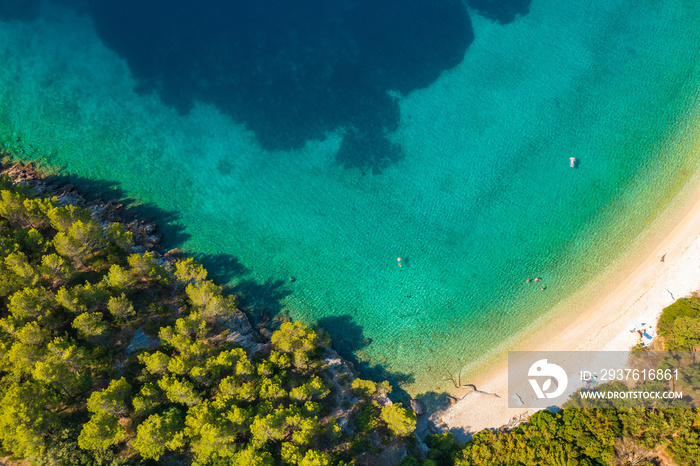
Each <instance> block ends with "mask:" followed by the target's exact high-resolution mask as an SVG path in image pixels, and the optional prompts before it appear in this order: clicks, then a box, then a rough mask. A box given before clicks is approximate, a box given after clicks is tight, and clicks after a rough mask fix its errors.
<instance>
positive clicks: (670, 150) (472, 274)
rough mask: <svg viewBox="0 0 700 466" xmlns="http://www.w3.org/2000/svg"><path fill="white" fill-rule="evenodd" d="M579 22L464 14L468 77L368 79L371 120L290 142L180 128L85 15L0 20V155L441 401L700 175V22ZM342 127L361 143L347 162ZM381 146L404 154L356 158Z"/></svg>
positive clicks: (538, 11) (364, 116)
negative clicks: (91, 195) (68, 182)
mask: <svg viewBox="0 0 700 466" xmlns="http://www.w3.org/2000/svg"><path fill="white" fill-rule="evenodd" d="M477 3H478V2H476V1H473V2H471V3H470V4H472V5H475V4H477ZM580 3H581V2H575V1H571V0H567V1H565V2H559V4H557V5H551V4H549V5H548V4H547V2H543V1H539V0H535V1H533V2H532V3H531V4H530V5H529V6H528V8H525V9H521V10H517V9H516V11H521V12H522V13H526V14H520V15H517V16H515V17H512V18H511V17H508V16H507V15H506V17H503V18H500V19H501V21H499V20H492V19H489V18H488V17H484V16H481V15H480V14H479V13H478V12H477V11H476V10H474V9H471V8H469V9H468V10H467V11H468V12H469V24H470V26H469V27H470V28H471V29H472V30H473V37H472V39H473V41H471V42H470V41H469V40H467V42H468V43H467V44H465V47H463V59H462V60H461V61H455V62H454V63H452V62H450V60H447V59H445V60H444V62H440V64H439V66H442V67H443V68H444V70H443V71H442V72H441V73H432V72H431V73H432V74H430V75H429V76H428V75H423V74H420V73H419V74H417V75H416V76H418V78H415V79H416V81H415V82H413V81H412V82H411V83H409V84H406V82H404V81H400V80H399V81H396V82H394V81H392V80H391V79H384V78H382V79H383V81H382V86H383V87H381V89H382V91H381V93H378V94H377V95H375V96H374V97H373V98H376V99H378V100H376V101H372V102H374V103H373V104H372V105H370V107H369V108H370V110H371V111H369V110H368V111H365V112H363V111H361V109H354V110H355V113H348V114H347V115H342V118H341V117H338V120H337V121H335V120H334V121H333V122H332V123H329V120H328V118H325V117H324V118H323V119H319V120H318V121H321V120H323V124H320V123H318V121H317V120H316V119H314V118H315V117H313V112H312V111H311V112H310V113H309V115H312V116H308V115H306V114H304V115H306V116H303V118H302V117H300V119H299V121H298V123H299V125H304V124H306V125H316V126H314V127H313V128H312V129H309V128H300V130H299V131H298V132H297V131H294V129H293V128H292V129H290V128H288V127H287V126H289V125H291V124H293V123H294V121H295V119H294V118H290V117H286V119H282V120H279V119H275V118H272V117H270V119H269V120H255V121H257V123H251V121H252V119H253V117H252V116H250V115H251V114H252V113H255V112H251V113H250V114H245V115H244V116H243V117H242V116H241V115H242V113H237V112H238V111H239V110H240V108H239V107H240V106H241V105H243V104H241V103H240V102H239V103H238V104H237V105H239V107H235V105H234V107H232V108H233V110H231V109H223V110H222V107H221V105H218V101H216V99H214V98H210V96H208V95H207V96H205V97H202V98H201V99H198V98H193V99H194V100H192V103H193V107H192V108H191V109H182V108H180V109H179V110H180V111H178V109H177V106H175V107H174V106H173V105H170V104H172V102H170V101H168V100H167V99H163V98H161V97H162V94H159V93H158V92H156V91H155V90H154V89H153V88H150V89H149V88H146V89H143V88H141V86H140V84H141V82H140V81H139V78H138V77H137V76H135V75H133V74H132V70H131V69H130V67H129V63H128V62H127V60H126V59H124V58H122V57H120V56H119V55H118V54H117V53H116V52H115V51H113V50H112V49H110V48H108V47H106V46H105V45H104V44H103V43H102V42H101V40H100V38H99V36H98V35H97V32H96V29H95V27H94V26H93V23H92V22H91V19H90V16H88V15H82V16H79V15H76V14H75V13H73V12H72V11H71V10H67V9H63V8H59V7H50V8H49V9H45V10H42V11H43V13H41V14H40V15H39V16H38V17H37V18H35V19H34V20H33V21H31V22H20V21H17V20H12V21H7V22H4V23H2V22H0V57H2V63H3V65H2V66H0V102H1V103H0V126H1V127H2V128H1V129H2V132H1V134H2V135H3V136H4V137H5V139H6V143H7V144H8V145H9V144H11V145H13V146H14V147H17V148H20V149H21V148H23V149H24V150H25V152H26V153H25V157H28V158H31V157H33V156H41V158H42V160H43V161H44V162H46V163H47V164H50V165H53V166H59V167H61V168H62V169H63V170H64V171H65V172H66V173H70V174H73V175H75V176H76V177H85V178H91V179H98V180H104V181H106V182H114V183H115V184H116V185H117V186H118V187H119V188H120V189H122V190H123V192H124V194H125V195H127V196H129V197H132V198H135V199H137V200H139V201H140V202H143V203H147V204H152V205H153V206H156V207H157V208H158V209H160V218H159V219H158V220H160V221H161V223H163V224H166V223H168V222H169V224H170V227H169V228H166V229H165V231H166V233H167V234H168V235H169V236H168V237H166V241H167V243H168V246H172V247H175V246H177V247H181V248H184V249H187V250H189V251H192V252H197V253H201V254H204V255H206V257H205V261H206V262H207V263H208V264H210V266H211V267H212V269H213V270H215V271H216V270H218V271H219V272H220V274H219V276H220V277H223V278H226V279H229V280H230V282H231V284H232V285H234V286H235V289H236V290H237V291H239V292H242V293H245V295H246V299H245V300H244V304H246V306H247V307H248V309H249V311H251V314H253V315H254V316H257V315H258V314H259V313H261V312H265V313H268V314H270V315H273V314H276V313H280V312H281V313H284V314H288V315H290V316H291V317H293V318H295V319H302V320H304V321H306V322H309V323H311V322H320V323H321V325H323V326H324V327H327V328H328V329H329V330H330V331H331V333H332V334H333V335H334V339H335V342H336V344H337V345H338V346H339V347H340V348H341V349H343V350H350V349H352V350H354V351H355V355H356V357H357V358H358V359H359V360H360V361H362V362H363V363H364V366H365V367H366V368H369V367H374V368H375V369H381V370H386V371H389V372H391V373H392V374H394V375H395V376H397V379H399V380H404V381H405V383H404V385H403V388H405V389H407V390H409V391H411V392H420V391H425V390H428V389H435V390H443V389H448V388H449V384H448V383H447V382H446V381H445V380H443V379H444V377H445V376H446V375H448V374H453V373H455V372H456V371H457V370H459V368H460V367H463V366H468V365H470V364H472V363H473V362H474V361H477V360H478V359H479V358H481V357H483V356H484V355H486V354H488V353H489V351H492V350H494V349H495V348H497V347H498V346H499V344H501V343H502V342H504V341H506V340H507V339H508V337H512V336H514V335H516V334H517V333H518V331H519V330H522V329H523V328H525V327H526V326H527V325H528V324H529V323H530V322H532V321H533V320H534V319H535V318H536V317H538V316H540V315H542V314H543V313H546V312H547V311H548V310H550V309H551V308H552V307H553V306H554V304H556V303H557V302H559V301H561V300H562V299H564V298H566V297H567V296H569V295H570V294H572V293H573V291H574V290H575V289H576V288H577V287H578V286H580V285H582V284H583V283H585V282H586V281H587V280H590V279H591V278H593V277H594V276H595V274H596V273H598V272H600V271H601V270H602V269H604V268H605V267H607V266H609V265H610V264H612V263H613V262H614V261H615V260H616V259H618V258H620V257H621V254H623V253H624V251H625V250H626V249H627V248H628V247H629V245H630V244H631V243H632V242H633V241H634V238H635V237H636V236H637V235H638V234H639V232H640V231H641V230H643V229H644V228H645V227H647V226H648V225H649V224H650V222H651V221H652V220H653V219H654V218H655V217H656V216H657V215H658V214H659V213H660V212H661V211H662V210H663V208H664V206H666V205H667V204H668V203H669V202H670V200H671V199H672V198H673V196H674V195H675V194H676V193H677V192H678V191H679V190H680V188H681V187H682V186H683V184H684V183H685V182H686V181H687V180H688V179H689V178H690V177H691V176H692V175H693V174H694V173H695V172H696V171H697V170H698V154H697V151H694V150H693V148H689V147H686V146H684V145H683V144H682V141H681V142H679V141H678V134H680V132H681V131H682V130H685V129H687V128H686V125H687V124H689V122H690V121H693V120H694V119H695V118H696V117H697V115H698V109H697V108H696V101H697V97H698V88H699V85H700V66H699V65H698V63H699V62H698V58H700V57H699V55H700V54H699V50H698V45H697V44H699V43H700V27H698V26H697V25H698V24H700V22H699V21H700V7H698V6H695V4H694V3H693V2H687V1H682V0H677V1H668V2H663V3H662V2H656V1H641V2H639V1H637V2H632V1H622V0H615V1H610V2H605V4H604V5H595V6H594V5H580ZM514 4H515V3H514ZM0 13H2V12H0ZM322 32H323V31H322ZM422 32H423V33H424V32H425V31H423V30H422ZM351 42H352V41H351ZM341 43H342V42H341ZM333 50H334V49H333ZM358 50H360V52H361V51H362V48H361V47H359V48H358ZM360 52H358V53H360ZM453 52H454V51H452V52H451V53H453ZM329 53H330V52H329ZM336 53H339V52H336ZM360 56H361V55H360ZM261 66H262V65H261ZM265 66H267V65H265ZM397 66H398V65H397ZM436 66H438V65H436ZM132 67H133V65H132ZM407 68H408V67H407ZM312 69H313V68H312ZM387 70H388V71H387V72H392V70H394V72H395V68H392V67H388V68H387ZM426 76H427V77H426ZM419 78H420V79H419ZM428 78H430V79H428ZM377 79H379V78H377ZM422 79H423V80H425V82H422V81H421V80H422ZM322 83H323V82H322ZM392 86H393V88H394V89H398V90H401V91H404V92H403V93H399V92H389V93H387V92H386V89H387V88H388V89H392ZM156 87H157V86H156ZM402 87H403V88H402ZM135 88H136V90H135ZM370 88H372V89H374V87H372V86H368V87H359V88H357V89H356V88H352V89H354V90H352V91H349V90H347V89H350V87H342V88H341V90H342V92H355V93H356V94H353V96H352V98H353V99H355V98H359V99H361V97H362V93H363V92H369V91H367V89H370ZM137 91H138V92H137ZM265 92H267V91H265ZM334 92H335V91H334ZM337 92H340V91H337ZM373 92H374V91H373ZM263 94H264V95H266V96H267V95H268V94H267V93H263ZM319 95H320V96H321V97H318V96H317V97H318V99H320V100H323V98H325V97H324V96H326V94H324V93H320V94H319ZM328 95H331V97H328V98H332V96H333V95H334V94H333V93H331V94H328ZM377 96H379V97H377ZM383 96H386V97H387V99H388V100H386V101H385V100H382V99H384V97H383ZM164 100H165V103H164ZM320 100H319V101H320ZM315 102H316V101H315ZM243 103H244V104H245V105H251V104H250V102H243ZM290 105H291V104H290ZM241 108H242V107H241ZM285 108H286V109H287V110H288V111H291V110H289V109H290V108H293V107H285ZM294 108H295V107H294ZM329 108H330V110H329ZM329 108H326V109H324V111H329V112H330V111H332V110H333V108H331V107H329ZM392 109H396V110H398V113H396V116H395V118H394V117H391V118H388V117H387V118H384V117H381V118H379V117H377V116H376V113H381V112H383V111H386V112H387V114H391V115H393V114H394V113H392V112H394V110H392ZM304 111H309V109H306V110H304ZM319 111H320V110H319ZM244 113H245V112H244ZM255 115H258V114H255ZM260 115H263V117H265V118H266V115H267V113H265V112H263V111H261V112H260ZM263 117H260V118H263ZM255 118H257V116H256V117H255ZM392 118H393V119H392ZM261 121H262V123H261ZM280 121H282V122H283V123H284V125H287V126H285V127H284V128H282V127H281V126H280V128H282V129H280V132H281V133H284V134H283V135H282V136H280V137H279V138H278V139H274V137H272V136H270V134H269V133H268V132H266V131H270V128H272V130H271V131H272V133H273V136H274V124H275V122H280ZM280 124H282V123H280ZM256 125H257V126H256ZM319 125H320V126H319ZM324 125H325V126H324ZM373 125H380V126H381V127H380V129H381V131H379V133H374V132H372V131H373V130H372V129H371V128H373V127H374V126H373ZM249 128H250V129H249ZM352 128H361V129H359V130H357V131H358V132H359V133H362V134H365V133H368V132H369V133H371V136H367V137H366V138H365V139H363V140H364V141H369V142H370V144H369V145H362V144H359V145H355V146H352V147H350V149H348V145H344V141H346V142H347V140H348V139H349V138H351V136H352V134H354V133H353V131H354V130H353V129H352ZM368 128H370V129H368ZM363 131H364V132H365V133H363ZM369 133H368V134H369ZM311 134H314V135H315V136H313V137H312V138H311V139H308V140H307V139H306V138H307V136H309V135H311ZM319 134H320V135H319ZM348 134H350V136H349V135H348ZM289 135H292V136H289ZM299 135H301V136H299ZM302 136H303V137H302ZM18 137H19V138H20V142H17V140H16V138H18ZM300 137H301V139H299V138H300ZM309 137H310V136H309ZM362 137H364V136H362ZM362 137H361V138H359V139H362ZM266 138H267V139H266ZM270 138H272V139H270ZM271 140H274V141H276V142H270V141H271ZM280 141H281V142H280ZM299 141H301V142H303V141H306V142H305V143H304V144H301V143H299ZM389 141H391V142H389ZM392 143H393V144H392ZM374 144H379V145H386V147H392V148H393V149H392V150H394V151H396V150H398V153H400V156H396V157H393V156H386V157H385V156H384V155H382V156H381V157H377V156H375V155H371V156H368V157H365V158H363V156H362V155H361V154H362V153H363V151H369V153H371V154H375V153H374V152H371V151H372V147H373V145H374ZM30 145H31V146H32V147H30ZM382 147H384V146H382ZM397 148H398V149H397ZM339 151H340V153H341V154H350V155H352V157H351V158H350V159H348V158H340V157H338V153H339ZM353 151H354V152H353ZM391 153H392V154H393V153H394V152H391ZM358 154H360V155H358ZM382 154H383V153H382ZM572 156H573V157H576V158H577V159H578V160H579V166H578V168H577V169H571V168H570V167H569V157H572ZM348 160H351V161H352V162H353V163H345V162H348ZM354 162H357V163H354ZM77 181H78V184H80V180H77ZM398 256H400V257H402V258H403V263H404V266H403V267H401V268H399V267H398V266H397V261H396V258H397V257H398ZM535 276H538V277H541V278H542V280H543V281H542V283H544V284H545V285H546V286H547V289H546V290H545V291H540V286H541V285H540V284H534V283H531V284H529V285H528V284H526V283H525V279H526V278H529V277H535ZM291 277H293V278H294V280H293V281H290V280H289V279H290V278H291ZM368 373H369V374H372V372H368Z"/></svg>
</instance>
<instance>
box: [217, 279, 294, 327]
mask: <svg viewBox="0 0 700 466" xmlns="http://www.w3.org/2000/svg"><path fill="white" fill-rule="evenodd" d="M286 285H287V282H285V281H284V280H273V279H271V278H268V279H267V280H266V281H265V282H263V283H259V282H258V281H256V280H254V279H245V280H241V281H240V282H238V283H236V284H234V285H233V286H231V287H230V290H231V292H232V293H233V294H236V295H238V297H239V300H238V306H239V307H240V308H242V309H243V310H244V311H246V312H247V314H248V316H249V317H250V318H251V319H252V320H253V323H254V325H257V324H259V323H261V321H267V320H270V319H272V318H274V317H275V316H277V315H278V314H280V312H281V311H282V301H283V300H284V298H286V297H287V296H289V295H291V294H292V291H291V290H290V289H289V288H287V286H286Z"/></svg>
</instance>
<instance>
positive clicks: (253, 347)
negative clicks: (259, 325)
mask: <svg viewBox="0 0 700 466" xmlns="http://www.w3.org/2000/svg"><path fill="white" fill-rule="evenodd" d="M225 325H226V327H227V328H228V329H229V331H230V333H229V334H228V336H227V337H226V341H229V342H231V343H234V344H236V345H238V346H240V347H242V348H244V349H246V350H247V351H248V353H249V357H252V356H253V355H254V354H255V353H257V352H258V351H261V350H262V348H263V346H265V345H264V343H263V342H262V341H260V337H259V336H258V335H260V334H259V333H258V332H256V331H255V330H253V327H252V326H251V325H250V321H249V320H248V317H247V316H246V315H245V314H244V313H243V311H240V310H238V309H236V311H235V313H234V314H233V315H232V316H230V317H229V318H228V319H227V321H226V323H225Z"/></svg>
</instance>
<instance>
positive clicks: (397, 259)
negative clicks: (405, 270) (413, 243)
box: [396, 257, 402, 267]
mask: <svg viewBox="0 0 700 466" xmlns="http://www.w3.org/2000/svg"><path fill="white" fill-rule="evenodd" d="M396 263H397V264H399V267H402V265H401V257H397V258H396Z"/></svg>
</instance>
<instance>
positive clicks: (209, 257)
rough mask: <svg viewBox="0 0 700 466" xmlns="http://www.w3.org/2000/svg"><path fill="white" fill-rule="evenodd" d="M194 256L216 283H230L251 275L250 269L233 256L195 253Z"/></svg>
mask: <svg viewBox="0 0 700 466" xmlns="http://www.w3.org/2000/svg"><path fill="white" fill-rule="evenodd" d="M193 256H194V258H195V259H196V260H197V262H199V263H200V264H202V265H203V266H204V268H205V269H207V272H208V274H209V278H212V279H213V280H214V281H215V282H216V283H230V282H231V281H232V280H233V279H235V278H238V277H241V276H243V275H247V274H248V273H250V269H248V268H247V267H246V266H245V265H243V263H242V262H241V261H240V260H238V258H237V257H236V256H233V255H231V254H197V253H194V254H193Z"/></svg>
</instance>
